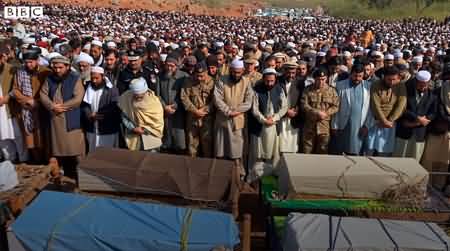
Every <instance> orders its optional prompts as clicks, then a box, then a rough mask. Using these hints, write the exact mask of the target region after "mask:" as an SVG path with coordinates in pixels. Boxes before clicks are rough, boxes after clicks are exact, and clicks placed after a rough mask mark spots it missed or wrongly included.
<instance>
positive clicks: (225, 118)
mask: <svg viewBox="0 0 450 251" xmlns="http://www.w3.org/2000/svg"><path fill="white" fill-rule="evenodd" d="M243 74H244V62H243V61H242V60H238V59H234V60H233V61H232V62H231V65H230V73H229V75H225V76H222V78H221V79H220V81H218V83H217V85H216V89H215V91H214V97H215V104H216V107H217V113H216V122H215V123H216V124H215V133H216V135H215V139H216V140H215V156H216V157H218V158H225V159H231V160H233V161H234V163H235V165H236V166H237V167H239V170H240V174H241V176H242V178H243V177H245V169H244V165H243V162H242V156H243V153H244V134H243V129H244V127H245V113H246V112H247V111H248V110H250V108H251V105H252V99H253V90H252V86H251V83H250V80H249V79H248V78H246V77H244V76H243Z"/></svg>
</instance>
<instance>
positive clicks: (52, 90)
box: [47, 71, 81, 132]
mask: <svg viewBox="0 0 450 251" xmlns="http://www.w3.org/2000/svg"><path fill="white" fill-rule="evenodd" d="M79 79H80V75H78V74H77V73H74V72H71V71H70V72H69V74H68V75H67V77H66V78H65V79H64V80H62V82H61V81H60V80H58V79H57V78H55V76H54V75H49V76H48V78H47V82H48V96H49V98H50V99H53V97H54V96H55V94H56V90H57V88H58V85H59V84H61V85H62V88H61V92H62V98H63V101H64V102H66V101H67V100H70V99H72V98H73V96H74V93H73V92H74V89H75V85H76V84H77V82H78V80H79ZM65 116H66V123H67V131H68V132H69V131H72V130H75V129H80V128H81V123H80V108H79V107H77V108H74V109H72V110H70V111H67V112H66V113H65Z"/></svg>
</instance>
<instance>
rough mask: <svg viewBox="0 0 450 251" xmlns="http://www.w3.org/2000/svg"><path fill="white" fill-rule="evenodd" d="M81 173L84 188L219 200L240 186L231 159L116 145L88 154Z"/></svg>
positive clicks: (228, 196) (82, 162) (80, 177)
mask: <svg viewBox="0 0 450 251" xmlns="http://www.w3.org/2000/svg"><path fill="white" fill-rule="evenodd" d="M78 173H79V187H80V190H82V191H105V192H106V191H109V192H126V193H130V192H132V193H143V194H158V195H175V196H180V197H182V198H184V199H188V200H197V201H214V202H217V201H229V200H231V197H232V195H233V194H234V193H235V192H237V189H238V187H237V184H236V183H235V182H233V175H234V174H233V162H232V161H227V160H218V159H204V158H191V157H188V156H180V155H169V154H160V153H149V152H142V151H129V150H124V149H117V148H114V149H113V148H99V149H97V150H96V151H95V152H93V153H91V154H89V155H88V156H87V157H86V158H84V159H83V160H82V161H81V162H80V164H79V165H78ZM100 183H102V184H100Z"/></svg>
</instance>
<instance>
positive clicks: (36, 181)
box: [0, 165, 51, 216]
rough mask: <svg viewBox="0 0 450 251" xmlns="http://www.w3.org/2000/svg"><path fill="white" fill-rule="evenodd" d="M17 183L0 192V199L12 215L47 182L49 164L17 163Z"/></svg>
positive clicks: (49, 171)
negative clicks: (11, 187)
mask: <svg viewBox="0 0 450 251" xmlns="http://www.w3.org/2000/svg"><path fill="white" fill-rule="evenodd" d="M16 171H17V174H18V178H19V185H17V186H16V187H15V188H13V189H10V190H8V191H4V192H0V200H2V201H5V203H6V204H7V205H8V207H9V208H10V210H11V212H12V214H13V215H15V216H17V215H18V214H20V212H21V211H22V210H23V209H24V208H25V207H26V206H27V205H28V204H29V203H30V202H31V201H32V200H33V199H34V198H35V197H36V196H37V195H38V194H39V192H40V191H41V190H42V189H43V188H44V187H45V186H46V185H47V184H48V183H49V179H50V173H51V168H50V166H32V165H17V166H16Z"/></svg>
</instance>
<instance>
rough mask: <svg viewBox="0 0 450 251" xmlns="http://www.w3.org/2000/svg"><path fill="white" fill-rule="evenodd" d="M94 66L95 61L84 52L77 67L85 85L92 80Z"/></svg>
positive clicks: (78, 58)
mask: <svg viewBox="0 0 450 251" xmlns="http://www.w3.org/2000/svg"><path fill="white" fill-rule="evenodd" d="M93 64H94V59H93V58H92V57H91V56H90V55H89V54H86V53H84V52H81V53H80V55H79V56H78V57H77V59H76V61H75V65H76V67H77V68H78V71H79V73H80V78H81V81H82V82H83V85H86V82H87V81H89V80H90V77H91V66H92V65H93Z"/></svg>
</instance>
